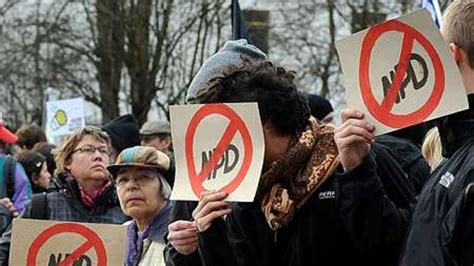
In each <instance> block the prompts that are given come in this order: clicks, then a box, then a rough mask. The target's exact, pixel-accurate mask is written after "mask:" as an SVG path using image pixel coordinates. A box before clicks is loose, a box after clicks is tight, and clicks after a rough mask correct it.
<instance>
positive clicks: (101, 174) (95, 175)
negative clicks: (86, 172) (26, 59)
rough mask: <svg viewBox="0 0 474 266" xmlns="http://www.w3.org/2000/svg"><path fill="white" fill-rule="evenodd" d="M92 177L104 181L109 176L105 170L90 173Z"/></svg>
mask: <svg viewBox="0 0 474 266" xmlns="http://www.w3.org/2000/svg"><path fill="white" fill-rule="evenodd" d="M90 177H91V179H93V180H97V181H103V180H105V179H106V178H107V175H106V174H105V173H104V172H94V173H92V174H91V175H90Z"/></svg>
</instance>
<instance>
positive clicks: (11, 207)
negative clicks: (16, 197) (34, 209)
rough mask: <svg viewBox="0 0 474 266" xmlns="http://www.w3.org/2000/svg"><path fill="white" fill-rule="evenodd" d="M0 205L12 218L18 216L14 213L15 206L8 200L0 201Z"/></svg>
mask: <svg viewBox="0 0 474 266" xmlns="http://www.w3.org/2000/svg"><path fill="white" fill-rule="evenodd" d="M0 204H2V205H3V206H4V207H5V208H7V210H9V211H10V212H11V213H12V215H13V217H17V216H18V212H17V211H16V208H15V205H14V204H13V202H12V201H11V200H10V199H9V198H2V199H0Z"/></svg>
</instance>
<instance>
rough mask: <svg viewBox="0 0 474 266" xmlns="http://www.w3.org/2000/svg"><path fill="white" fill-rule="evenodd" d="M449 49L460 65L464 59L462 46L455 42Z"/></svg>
mask: <svg viewBox="0 0 474 266" xmlns="http://www.w3.org/2000/svg"><path fill="white" fill-rule="evenodd" d="M449 51H450V52H451V55H452V56H453V58H454V61H456V64H457V65H458V66H459V64H460V63H461V60H462V52H463V50H462V48H461V47H459V46H458V45H457V44H455V43H450V44H449Z"/></svg>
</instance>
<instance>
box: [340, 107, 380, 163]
mask: <svg viewBox="0 0 474 266" xmlns="http://www.w3.org/2000/svg"><path fill="white" fill-rule="evenodd" d="M341 118H342V122H343V123H342V125H340V126H339V127H337V128H336V130H335V131H334V133H335V134H334V140H335V142H336V145H337V149H338V151H339V158H340V160H341V164H342V166H343V167H344V170H345V171H346V172H349V171H351V170H353V169H354V168H356V167H357V166H358V165H359V164H361V163H362V161H363V160H364V158H365V157H366V156H367V154H369V152H370V144H371V143H372V142H373V141H374V134H373V133H372V132H373V131H374V130H375V127H374V126H373V125H371V124H369V123H368V122H367V121H366V120H365V119H364V114H363V113H362V112H360V111H357V110H355V109H345V110H343V111H342V113H341Z"/></svg>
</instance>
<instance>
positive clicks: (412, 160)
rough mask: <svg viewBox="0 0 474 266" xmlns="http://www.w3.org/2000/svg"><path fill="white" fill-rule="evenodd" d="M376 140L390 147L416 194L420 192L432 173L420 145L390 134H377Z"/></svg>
mask: <svg viewBox="0 0 474 266" xmlns="http://www.w3.org/2000/svg"><path fill="white" fill-rule="evenodd" d="M375 140H376V142H378V143H380V144H383V145H385V146H387V147H388V148H389V152H390V153H391V155H392V156H393V157H394V158H395V159H396V161H397V162H398V164H399V165H400V167H401V168H402V169H403V171H404V172H405V173H406V174H407V177H408V182H409V183H410V184H411V186H412V187H413V189H414V191H415V192H416V194H417V195H418V194H420V192H421V189H422V187H423V185H424V184H425V182H426V179H427V178H428V177H429V175H430V173H431V168H430V166H429V164H428V163H427V162H426V160H425V158H423V156H422V155H421V149H420V146H418V144H416V143H415V142H413V141H412V140H410V139H405V138H400V137H395V136H391V135H388V134H385V135H381V136H377V137H376V138H375Z"/></svg>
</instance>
